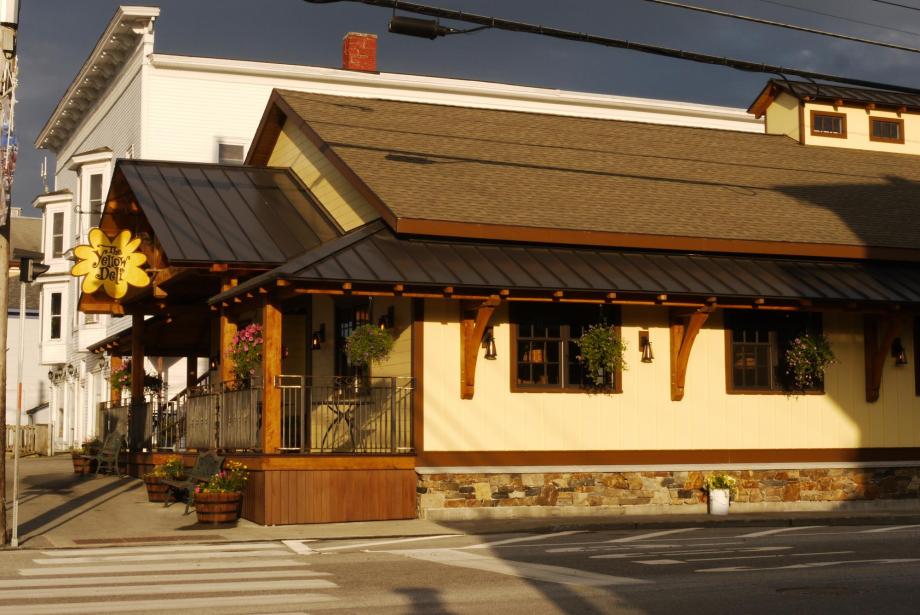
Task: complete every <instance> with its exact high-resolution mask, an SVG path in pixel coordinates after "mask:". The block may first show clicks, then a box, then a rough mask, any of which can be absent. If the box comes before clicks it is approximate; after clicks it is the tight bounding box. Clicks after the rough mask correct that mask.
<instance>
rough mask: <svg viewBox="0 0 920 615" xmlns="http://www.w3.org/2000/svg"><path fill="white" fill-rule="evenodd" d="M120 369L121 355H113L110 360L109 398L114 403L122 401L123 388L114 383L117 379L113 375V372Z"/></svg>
mask: <svg viewBox="0 0 920 615" xmlns="http://www.w3.org/2000/svg"><path fill="white" fill-rule="evenodd" d="M119 370H121V357H112V359H111V360H110V361H109V399H111V400H112V403H113V404H117V403H118V402H120V401H121V389H120V388H118V387H116V386H115V385H114V384H113V383H114V382H115V379H114V378H113V377H112V374H114V373H115V372H117V371H119Z"/></svg>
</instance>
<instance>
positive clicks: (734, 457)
mask: <svg viewBox="0 0 920 615" xmlns="http://www.w3.org/2000/svg"><path fill="white" fill-rule="evenodd" d="M914 460H920V447H909V448H908V447H905V448H812V449H809V448H784V449H708V450H702V449H700V450H670V451H663V450H662V451H649V450H637V451H462V452H460V451H458V452H454V451H425V452H424V453H422V454H420V455H418V457H417V458H416V463H415V464H416V466H421V467H440V468H443V467H451V466H463V467H476V466H573V465H586V466H592V465H593V466H602V465H667V464H675V465H677V464H720V463H725V464H728V463H792V464H795V463H834V462H841V463H853V462H870V461H873V462H874V461H914Z"/></svg>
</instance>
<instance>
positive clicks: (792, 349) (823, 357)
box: [786, 333, 837, 391]
mask: <svg viewBox="0 0 920 615" xmlns="http://www.w3.org/2000/svg"><path fill="white" fill-rule="evenodd" d="M836 362H837V358H836V357H835V356H834V351H833V350H832V349H831V343H830V341H829V340H828V339H827V336H825V335H821V334H815V333H805V334H803V335H799V336H798V337H796V338H795V339H793V340H792V341H791V342H789V347H788V348H787V349H786V373H787V374H788V375H789V376H791V377H792V385H793V388H795V389H796V390H798V391H805V390H808V389H811V388H814V387H816V386H818V385H820V384H822V383H823V382H824V371H825V370H826V369H827V368H828V367H830V366H831V365H833V364H834V363H836Z"/></svg>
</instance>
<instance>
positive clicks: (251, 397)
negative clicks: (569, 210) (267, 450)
mask: <svg viewBox="0 0 920 615" xmlns="http://www.w3.org/2000/svg"><path fill="white" fill-rule="evenodd" d="M261 427H262V385H261V381H260V380H258V379H253V381H251V382H241V381H238V380H235V381H230V382H222V383H221V391H220V400H219V406H218V430H217V442H218V446H219V447H220V448H229V449H259V448H261V447H262V434H261Z"/></svg>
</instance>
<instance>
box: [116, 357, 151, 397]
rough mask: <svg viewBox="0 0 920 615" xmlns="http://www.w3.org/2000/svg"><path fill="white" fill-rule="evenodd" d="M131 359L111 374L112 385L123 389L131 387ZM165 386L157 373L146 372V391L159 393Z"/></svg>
mask: <svg viewBox="0 0 920 615" xmlns="http://www.w3.org/2000/svg"><path fill="white" fill-rule="evenodd" d="M131 369H132V367H131V359H126V360H125V361H124V362H123V363H122V364H121V367H120V368H119V369H116V370H115V371H113V372H112V375H111V376H110V379H111V383H112V386H113V387H115V389H116V390H118V391H121V390H124V389H130V388H131ZM162 388H163V381H162V380H161V379H160V378H159V376H157V375H155V374H144V393H148V394H154V393H159V392H160V389H162Z"/></svg>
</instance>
